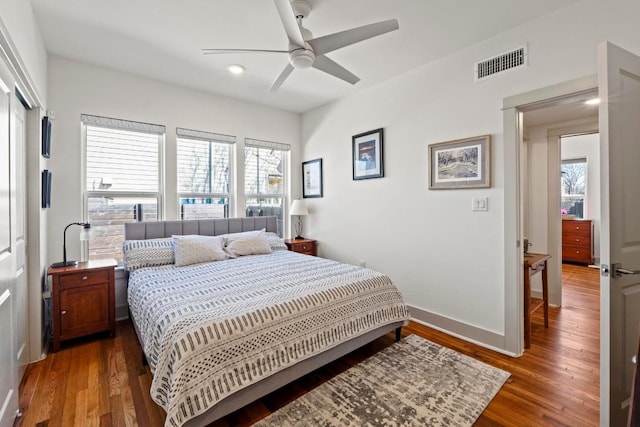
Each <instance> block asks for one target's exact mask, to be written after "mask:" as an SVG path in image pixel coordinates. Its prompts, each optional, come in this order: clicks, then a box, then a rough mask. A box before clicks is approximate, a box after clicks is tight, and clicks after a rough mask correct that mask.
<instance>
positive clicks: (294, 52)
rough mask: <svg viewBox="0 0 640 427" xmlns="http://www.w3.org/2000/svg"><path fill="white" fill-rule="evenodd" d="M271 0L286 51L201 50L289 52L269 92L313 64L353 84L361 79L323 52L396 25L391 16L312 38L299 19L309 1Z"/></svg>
mask: <svg viewBox="0 0 640 427" xmlns="http://www.w3.org/2000/svg"><path fill="white" fill-rule="evenodd" d="M273 1H274V3H275V5H276V8H277V9H278V13H279V14H280V20H281V21H282V24H283V26H284V30H285V32H286V33H287V38H288V39H289V50H267V49H202V52H203V53H204V54H205V55H210V54H220V53H247V52H261V53H287V54H289V63H288V64H287V66H286V67H284V70H282V72H281V73H280V75H279V76H278V78H277V79H276V80H275V81H274V82H273V84H272V85H271V87H270V88H269V91H271V92H273V91H276V90H278V88H279V87H280V86H282V83H284V81H285V80H286V78H287V77H289V74H291V72H292V71H293V70H294V69H295V68H298V69H303V68H309V67H313V68H316V69H318V70H320V71H324V72H325V73H328V74H331V75H332V76H334V77H337V78H339V79H341V80H344V81H346V82H348V83H351V84H356V83H357V82H358V81H360V79H359V78H358V77H357V76H356V75H355V74H353V73H352V72H350V71H349V70H347V69H346V68H344V67H343V66H341V65H340V64H338V63H336V62H335V61H333V60H331V59H329V58H328V57H326V56H325V54H326V53H329V52H333V51H334V50H337V49H340V48H342V47H345V46H349V45H352V44H354V43H358V42H361V41H363V40H367V39H370V38H372V37H376V36H379V35H381V34H384V33H388V32H390V31H395V30H397V29H398V28H399V26H398V20H397V19H390V20H388V21H382V22H377V23H375V24H369V25H364V26H362V27H356V28H352V29H350V30H345V31H341V32H338V33H334V34H329V35H327V36H322V37H316V38H313V36H312V35H311V32H310V31H309V30H307V29H306V28H303V27H302V20H303V19H304V18H305V17H307V16H309V13H310V12H311V3H310V1H309V0H291V1H290V0H273Z"/></svg>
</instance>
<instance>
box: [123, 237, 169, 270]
mask: <svg viewBox="0 0 640 427" xmlns="http://www.w3.org/2000/svg"><path fill="white" fill-rule="evenodd" d="M122 252H123V257H122V261H123V264H124V268H125V269H126V270H128V271H133V270H137V269H138V268H142V267H154V266H157V265H167V264H173V239H171V238H170V237H167V238H161V239H148V240H125V241H124V242H123V244H122Z"/></svg>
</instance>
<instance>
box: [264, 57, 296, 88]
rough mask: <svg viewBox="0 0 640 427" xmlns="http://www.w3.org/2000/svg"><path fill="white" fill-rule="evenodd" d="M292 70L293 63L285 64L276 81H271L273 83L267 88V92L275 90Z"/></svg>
mask: <svg viewBox="0 0 640 427" xmlns="http://www.w3.org/2000/svg"><path fill="white" fill-rule="evenodd" d="M292 71H293V65H291V64H287V66H286V67H284V70H282V72H281V73H280V75H279V76H278V78H277V79H276V81H275V82H273V84H272V85H271V87H270V88H269V92H275V91H277V90H278V89H279V88H280V86H282V83H284V81H285V80H286V79H287V77H289V74H291V72H292Z"/></svg>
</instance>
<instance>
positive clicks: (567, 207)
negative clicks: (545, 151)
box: [562, 158, 587, 219]
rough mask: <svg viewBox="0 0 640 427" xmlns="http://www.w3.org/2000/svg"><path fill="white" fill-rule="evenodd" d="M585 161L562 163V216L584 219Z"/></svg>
mask: <svg viewBox="0 0 640 427" xmlns="http://www.w3.org/2000/svg"><path fill="white" fill-rule="evenodd" d="M586 183H587V159H586V158H581V159H571V160H563V161H562V214H563V215H575V217H576V218H578V219H583V218H584V206H585V201H586V197H585V195H586V191H585V190H586Z"/></svg>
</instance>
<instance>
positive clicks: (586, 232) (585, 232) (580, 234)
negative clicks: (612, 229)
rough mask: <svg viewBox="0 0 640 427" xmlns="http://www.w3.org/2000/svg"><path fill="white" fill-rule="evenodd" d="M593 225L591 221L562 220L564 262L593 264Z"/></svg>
mask: <svg viewBox="0 0 640 427" xmlns="http://www.w3.org/2000/svg"><path fill="white" fill-rule="evenodd" d="M592 254H593V223H592V221H591V220H590V219H563V220H562V262H575V263H579V264H587V265H589V264H593V255H592Z"/></svg>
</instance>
